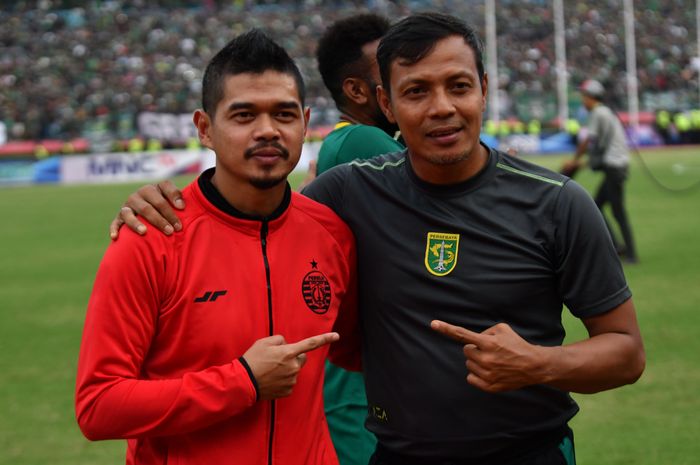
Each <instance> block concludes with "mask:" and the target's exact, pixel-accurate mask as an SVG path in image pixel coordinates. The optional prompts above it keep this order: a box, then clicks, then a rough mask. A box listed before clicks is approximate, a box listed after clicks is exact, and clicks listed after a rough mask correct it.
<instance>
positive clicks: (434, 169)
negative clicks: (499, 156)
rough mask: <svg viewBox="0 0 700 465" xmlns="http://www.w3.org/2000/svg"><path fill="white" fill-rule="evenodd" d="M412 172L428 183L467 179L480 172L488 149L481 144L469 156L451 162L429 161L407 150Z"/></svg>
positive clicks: (445, 182) (453, 181) (486, 157)
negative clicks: (444, 163) (443, 163)
mask: <svg viewBox="0 0 700 465" xmlns="http://www.w3.org/2000/svg"><path fill="white" fill-rule="evenodd" d="M408 157H409V159H410V161H411V167H412V168H413V172H414V173H415V174H416V176H417V177H418V178H420V179H421V180H423V181H425V182H428V183H430V184H436V185H445V186H447V185H450V184H458V183H461V182H464V181H467V180H469V179H471V178H473V177H474V176H476V175H477V174H479V173H480V172H481V170H482V169H483V168H484V166H486V164H487V163H488V159H489V153H488V150H487V149H486V148H485V147H484V146H483V145H481V144H479V147H478V149H477V150H475V151H474V152H473V153H472V154H470V155H469V157H468V158H467V159H465V160H462V161H460V162H457V163H453V164H446V165H441V164H438V163H431V162H430V161H428V160H426V159H424V158H423V157H416V156H413V155H411V150H410V149H409V150H408Z"/></svg>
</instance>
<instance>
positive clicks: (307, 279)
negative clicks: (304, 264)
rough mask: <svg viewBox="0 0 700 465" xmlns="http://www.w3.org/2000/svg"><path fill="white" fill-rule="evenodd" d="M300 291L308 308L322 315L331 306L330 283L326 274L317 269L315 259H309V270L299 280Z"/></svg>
mask: <svg viewBox="0 0 700 465" xmlns="http://www.w3.org/2000/svg"><path fill="white" fill-rule="evenodd" d="M301 293H302V295H303V296H304V302H306V306H307V307H309V309H310V310H311V311H312V312H314V313H317V314H319V315H322V314H324V313H326V312H327V311H328V309H329V308H330V306H331V285H330V283H329V282H328V279H326V276H325V275H324V274H323V273H321V272H320V271H319V270H318V263H317V262H316V260H311V271H309V272H308V273H306V276H304V280H303V281H302V282H301Z"/></svg>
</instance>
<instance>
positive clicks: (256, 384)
mask: <svg viewBox="0 0 700 465" xmlns="http://www.w3.org/2000/svg"><path fill="white" fill-rule="evenodd" d="M238 361H239V362H241V365H243V368H245V371H247V372H248V376H249V377H250V381H251V382H252V383H253V387H254V388H255V402H257V401H258V400H259V399H260V389H258V381H257V380H256V379H255V376H254V375H253V371H252V370H251V369H250V366H248V362H246V360H245V359H244V358H243V357H239V358H238Z"/></svg>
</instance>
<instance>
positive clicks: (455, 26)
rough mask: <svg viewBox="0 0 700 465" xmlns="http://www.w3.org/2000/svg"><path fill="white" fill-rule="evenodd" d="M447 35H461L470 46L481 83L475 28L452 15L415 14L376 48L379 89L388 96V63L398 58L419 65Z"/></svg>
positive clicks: (481, 66)
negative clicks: (381, 88) (379, 79)
mask: <svg viewBox="0 0 700 465" xmlns="http://www.w3.org/2000/svg"><path fill="white" fill-rule="evenodd" d="M450 36H461V37H462V38H464V42H465V43H466V44H467V45H468V46H469V47H471V49H472V51H473V52H474V59H475V60H476V67H477V70H478V73H479V81H480V82H483V80H484V52H483V45H482V43H481V40H480V39H479V37H478V36H477V35H476V31H474V28H472V27H471V26H469V25H468V24H467V23H465V22H464V21H462V20H461V19H459V18H456V17H454V16H450V15H446V14H442V13H434V12H429V13H417V14H414V15H411V16H408V17H406V18H404V19H402V20H401V21H399V22H398V23H396V24H394V25H393V26H391V27H390V28H389V31H387V33H386V34H385V35H384V37H382V40H381V41H380V42H379V47H378V48H377V62H378V63H379V74H380V75H381V77H382V86H383V87H384V90H385V91H386V92H387V93H390V89H389V82H390V81H391V63H392V62H393V61H394V60H395V59H397V58H400V59H402V60H404V61H405V62H407V63H408V64H414V63H417V62H419V61H420V60H421V59H422V58H424V57H425V56H426V55H428V54H429V53H430V52H431V51H432V50H433V48H434V47H435V44H436V43H437V42H439V41H441V40H442V39H445V38H447V37H450Z"/></svg>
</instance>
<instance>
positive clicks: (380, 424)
mask: <svg viewBox="0 0 700 465" xmlns="http://www.w3.org/2000/svg"><path fill="white" fill-rule="evenodd" d="M304 193H305V194H306V195H308V196H309V197H311V198H313V199H315V200H317V201H320V202H322V203H324V204H326V205H328V206H330V207H331V208H332V209H333V210H335V212H336V213H337V214H338V215H339V216H340V217H341V218H343V220H345V221H346V222H347V223H348V225H349V226H350V227H351V229H352V230H353V232H354V233H355V237H356V240H357V251H358V283H359V304H360V308H359V310H360V320H361V321H360V325H361V333H362V352H363V360H362V361H363V367H364V371H365V382H366V386H367V398H368V402H369V416H368V420H367V427H368V428H369V429H370V430H371V431H373V432H374V433H375V434H376V435H377V438H378V440H379V442H380V444H381V445H382V446H384V447H386V448H388V449H389V450H392V451H394V452H396V453H402V454H409V455H414V456H422V457H432V458H435V457H441V458H456V459H470V458H475V457H481V456H484V455H487V454H499V453H502V452H503V451H508V449H509V448H511V447H512V446H513V447H515V445H516V444H518V445H521V444H522V442H523V441H524V440H527V438H529V437H537V436H538V435H542V434H544V433H547V432H549V431H552V430H557V429H559V428H561V427H563V426H564V425H565V424H566V422H567V421H568V420H569V419H570V418H571V417H573V416H574V415H575V413H576V412H577V410H578V407H577V405H576V404H575V402H574V401H573V400H572V399H571V398H570V396H569V395H568V393H566V392H562V391H560V390H557V389H554V388H551V387H548V386H531V387H528V388H524V389H520V390H517V391H513V392H507V393H499V394H489V393H486V392H483V391H480V390H479V389H477V388H474V387H472V386H470V385H468V384H467V383H466V381H465V377H466V375H467V372H466V367H465V365H464V361H465V360H464V356H463V354H462V348H461V345H460V344H458V343H456V342H454V341H452V340H450V339H448V338H445V337H443V336H441V335H439V334H436V333H435V332H433V331H432V330H431V329H430V327H429V324H430V321H431V320H433V319H440V320H444V321H447V322H450V323H453V324H457V325H461V326H464V327H466V328H469V329H471V330H474V331H483V330H485V329H487V328H489V327H490V326H493V325H494V324H496V323H499V322H505V323H508V324H509V325H511V326H512V327H513V328H514V330H515V331H516V332H518V334H520V335H521V336H522V337H523V338H525V339H526V340H528V341H529V342H531V343H534V344H540V345H547V346H554V345H560V344H561V343H562V341H563V339H564V329H563V327H562V323H561V312H562V304H566V306H567V307H568V308H569V309H570V310H571V312H572V313H573V314H574V315H576V316H577V317H579V318H586V317H591V316H594V315H599V314H602V313H604V312H607V311H610V310H612V309H613V308H615V307H617V306H618V305H620V304H622V303H623V302H624V301H626V300H627V299H629V298H630V296H631V293H630V291H629V289H628V287H627V284H626V281H625V277H624V274H623V272H622V267H621V265H620V263H619V260H618V259H617V255H616V253H615V249H614V248H613V246H612V243H611V240H610V237H609V233H608V231H607V229H606V227H605V225H604V223H603V220H602V218H601V215H600V212H599V211H598V209H597V208H596V206H595V204H594V203H593V201H592V200H591V198H590V196H589V195H588V193H587V192H586V191H584V189H583V188H582V187H580V186H579V185H578V184H576V183H575V182H573V181H571V180H570V179H568V178H565V177H563V176H561V175H559V174H556V173H553V172H551V171H549V170H546V169H544V168H542V167H539V166H536V165H533V164H531V163H528V162H526V161H523V160H521V159H518V158H514V157H510V156H508V155H506V154H504V153H501V152H498V151H495V150H490V155H489V161H488V163H487V166H486V167H485V168H484V169H483V170H482V171H481V172H480V173H479V174H478V175H476V176H475V177H473V178H471V179H469V180H467V181H466V182H463V183H461V184H458V185H452V186H436V185H431V184H428V183H425V182H423V181H422V180H420V179H419V178H417V177H416V175H415V173H414V172H413V171H412V169H411V166H410V161H409V159H408V157H406V156H405V153H395V154H388V155H382V156H379V157H376V158H373V159H370V160H365V161H359V162H358V161H356V162H352V163H350V164H347V165H343V166H339V167H336V168H333V169H331V170H330V171H327V172H326V173H324V174H323V175H321V176H320V177H319V178H318V179H316V180H315V181H314V182H313V183H312V184H311V185H309V186H308V187H307V188H306V189H305V191H304Z"/></svg>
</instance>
